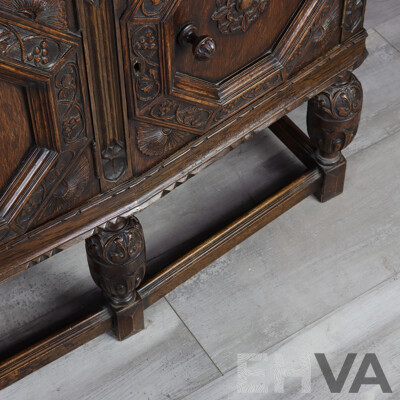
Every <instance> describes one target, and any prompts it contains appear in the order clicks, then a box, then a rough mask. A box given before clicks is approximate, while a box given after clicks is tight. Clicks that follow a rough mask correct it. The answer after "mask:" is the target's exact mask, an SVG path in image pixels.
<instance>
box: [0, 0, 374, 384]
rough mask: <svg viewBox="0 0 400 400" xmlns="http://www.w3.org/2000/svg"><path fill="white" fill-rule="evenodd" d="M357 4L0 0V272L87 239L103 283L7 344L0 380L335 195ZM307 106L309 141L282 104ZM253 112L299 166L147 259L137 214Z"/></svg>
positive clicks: (230, 143)
mask: <svg viewBox="0 0 400 400" xmlns="http://www.w3.org/2000/svg"><path fill="white" fill-rule="evenodd" d="M365 5H366V1H365V0H203V1H201V2H199V0H0V117H1V125H0V160H1V161H0V162H1V170H0V196H1V197H0V214H1V216H0V260H1V261H0V282H3V281H6V280H7V279H8V278H10V277H12V276H14V275H16V274H18V273H21V272H23V271H24V270H26V269H27V268H30V267H33V266H34V265H35V264H37V263H39V262H40V261H42V260H44V259H46V258H48V257H50V256H52V255H54V254H55V253H57V252H59V251H62V250H63V249H65V248H67V247H68V246H71V245H72V244H74V243H77V242H78V241H80V240H86V250H87V257H88V262H89V268H90V273H91V275H92V277H93V279H94V281H95V282H96V284H97V285H98V286H99V288H100V289H101V291H102V292H103V294H104V296H103V297H102V296H99V301H97V302H96V301H95V302H94V303H96V304H95V305H94V306H93V305H92V306H91V307H89V306H88V309H87V312H86V314H84V315H80V316H79V318H77V319H76V320H73V321H68V323H67V322H66V323H65V326H55V327H54V330H53V331H51V332H50V333H49V334H48V335H47V336H45V337H41V338H35V340H32V341H31V342H30V343H29V345H27V346H25V347H21V348H20V349H19V351H18V352H16V353H15V354H14V353H13V354H7V356H5V357H3V359H1V360H0V388H1V387H5V386H7V385H9V384H11V383H12V382H14V381H16V380H18V379H20V378H22V377H24V376H25V375H27V374H29V373H30V372H32V371H34V370H36V369H38V368H40V367H41V366H43V365H45V364H47V363H49V362H51V361H52V360H54V359H56V358H58V357H60V356H61V355H63V354H65V353H67V352H69V351H71V350H73V349H74V348H76V347H78V346H80V345H81V344H83V343H85V342H87V341H89V340H91V339H93V338H94V337H96V336H98V335H100V334H101V333H103V332H105V331H107V330H109V329H112V328H113V329H114V330H115V332H116V335H117V337H118V338H119V339H120V340H122V339H124V338H126V337H128V336H130V335H131V334H132V333H134V332H137V331H139V330H141V329H143V328H144V319H143V311H144V309H146V308H147V307H148V306H149V305H151V304H152V303H154V302H155V301H157V300H158V299H160V298H161V297H162V296H164V295H165V294H167V293H168V292H169V291H171V290H172V289H173V288H175V287H176V286H177V285H179V284H180V283H182V282H184V281H185V280H187V279H188V278H189V277H191V276H193V275H194V274H195V273H196V272H198V271H200V270H201V269H202V268H204V267H205V266H206V265H208V264H209V263H210V262H212V261H214V260H215V259H217V258H218V257H220V256H221V255H222V254H223V253H225V252H226V251H228V250H229V249H231V248H232V247H233V246H235V245H236V244H238V243H239V242H240V241H242V240H244V239H245V238H247V237H249V236H250V235H251V234H253V233H254V232H255V231H257V230H258V229H260V228H261V227H263V226H264V225H266V224H267V223H268V222H270V221H272V220H273V219H275V218H276V217H278V216H279V215H281V214H282V213H284V212H285V211H286V210H288V209H289V208H291V207H292V206H294V205H295V204H297V203H298V202H300V201H301V200H303V199H304V198H306V197H307V196H309V195H311V194H315V195H316V196H317V197H318V198H319V199H320V200H321V201H322V202H323V201H327V200H329V199H331V198H333V197H334V196H336V195H338V194H340V193H341V192H342V190H343V184H344V177H345V169H346V161H345V159H344V158H343V156H342V154H341V150H343V149H344V148H345V147H346V146H348V145H349V144H350V142H351V141H352V140H353V138H354V136H355V134H356V133H357V129H358V125H359V121H360V113H361V108H362V96H363V95H362V88H361V84H360V82H359V81H358V80H357V78H356V77H355V76H354V75H353V73H352V71H353V70H354V69H355V68H357V67H358V66H359V65H361V63H362V62H363V61H364V59H365V57H366V55H367V51H366V48H365V40H366V36H367V34H366V31H365V29H364V28H363V19H364V12H365ZM306 101H309V103H308V116H307V123H308V133H309V138H308V137H307V136H306V135H305V134H304V133H303V132H302V131H301V130H300V129H299V128H298V127H297V126H296V125H295V124H294V123H292V122H291V121H290V120H289V118H288V117H287V116H286V114H288V113H289V112H290V111H292V110H293V109H295V108H297V107H298V106H300V105H301V104H302V103H304V102H306ZM262 125H264V126H269V128H270V130H271V131H272V132H273V133H271V134H275V135H276V136H277V137H278V138H279V139H280V141H282V142H283V143H284V144H285V146H286V147H287V148H288V149H289V150H290V151H291V152H292V153H293V154H295V155H296V157H297V158H298V159H299V160H300V161H301V162H302V163H303V164H304V165H305V167H306V168H307V170H306V172H305V173H303V174H302V175H301V176H300V177H299V178H298V179H296V180H295V181H293V182H292V183H291V184H290V185H287V186H284V187H283V188H282V189H281V190H279V191H278V192H277V193H275V194H274V195H273V196H269V197H268V198H266V199H265V200H264V201H262V202H261V203H260V204H258V205H257V206H256V207H254V208H252V209H250V210H249V211H248V212H246V213H245V214H244V215H242V216H241V217H240V218H237V219H235V220H233V221H231V223H230V224H228V225H227V226H225V227H223V228H222V229H220V230H219V231H218V232H217V233H214V234H213V235H211V237H209V238H208V239H207V240H205V241H204V242H202V243H197V244H196V245H195V246H194V248H193V249H192V250H191V251H189V252H188V253H186V254H182V255H181V256H180V257H178V258H177V259H176V260H175V261H174V262H172V263H171V264H170V265H162V266H160V267H159V269H158V270H157V271H154V270H153V271H152V273H151V274H150V273H149V272H148V271H146V252H145V237H144V234H143V230H142V228H141V225H140V223H139V221H138V220H137V218H136V217H135V216H134V214H136V213H138V212H139V211H141V210H143V209H144V208H146V207H148V206H150V205H151V204H152V203H154V202H155V201H157V200H158V199H160V198H161V197H164V196H165V195H167V194H168V193H170V192H171V191H172V190H173V189H175V188H176V187H177V186H179V185H181V184H183V183H185V182H186V181H187V180H188V179H189V178H191V177H193V176H195V175H196V174H198V173H199V172H200V171H201V170H202V169H203V168H205V167H206V166H207V165H210V164H211V163H212V162H214V161H215V160H217V159H218V158H220V157H222V156H223V155H224V154H226V153H227V152H229V151H230V150H231V149H233V148H234V147H236V146H237V145H239V144H240V143H242V142H243V141H244V140H246V139H248V138H249V137H250V136H251V135H252V133H253V131H254V130H255V129H256V128H258V127H260V126H262ZM174 218H176V216H174ZM154 223H157V221H154ZM328 229H329V228H328ZM44 279H45V278H44Z"/></svg>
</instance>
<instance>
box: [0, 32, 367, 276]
mask: <svg viewBox="0 0 400 400" xmlns="http://www.w3.org/2000/svg"><path fill="white" fill-rule="evenodd" d="M366 37H367V33H366V31H365V30H362V31H360V32H359V33H358V34H357V35H356V36H354V37H352V38H351V39H350V40H348V41H347V42H346V43H345V44H343V45H340V46H337V47H336V48H334V49H333V50H332V51H331V52H329V53H328V54H327V55H326V56H325V57H321V58H320V59H318V60H316V61H315V62H314V63H313V64H311V65H310V67H309V68H306V69H304V70H302V71H301V72H300V73H298V74H297V76H295V78H294V79H293V80H292V81H290V82H285V83H284V84H282V85H281V87H280V88H278V89H277V90H276V91H275V92H274V93H272V94H270V95H268V96H265V97H263V98H261V99H260V100H258V101H257V102H256V103H255V104H253V105H251V106H249V107H247V109H244V110H243V111H241V112H240V113H238V114H237V115H235V117H234V118H232V119H231V120H229V121H228V122H225V123H224V124H221V126H219V127H217V128H215V129H213V130H212V131H211V132H210V133H209V134H208V135H206V136H205V137H202V138H200V139H199V140H198V141H197V142H194V143H193V144H191V145H189V146H187V147H186V148H184V149H183V150H181V151H180V152H178V154H176V155H174V156H173V157H172V158H170V159H168V160H167V161H166V162H164V163H162V164H161V165H159V166H157V167H155V168H153V169H152V170H150V171H148V172H147V173H146V174H145V175H144V176H141V177H140V178H139V179H137V180H134V181H133V182H129V183H127V184H123V185H121V186H119V187H117V188H115V189H114V190H111V191H109V192H107V193H104V194H102V195H99V196H97V197H96V198H94V199H93V200H92V201H90V202H88V203H87V204H86V205H85V206H83V207H81V208H79V209H76V210H74V211H72V212H70V213H68V214H66V215H64V216H63V217H61V218H58V219H55V220H54V221H52V222H50V223H48V224H46V225H44V226H43V227H40V228H38V229H35V230H33V231H31V232H29V234H26V235H24V236H22V237H20V238H18V239H17V240H15V241H14V242H11V243H8V244H7V245H6V246H2V247H1V248H0V259H2V260H4V263H3V265H2V266H1V267H0V282H1V281H4V280H6V279H8V278H10V277H11V276H13V275H15V274H17V273H19V272H22V271H23V270H25V269H27V268H28V267H29V266H30V264H31V263H32V262H33V263H34V262H35V260H36V259H39V258H40V257H41V256H42V254H44V253H46V254H50V253H51V252H52V251H54V249H56V248H60V247H63V246H64V245H65V244H66V243H68V242H70V241H72V240H74V239H76V238H77V237H81V238H84V237H88V236H90V235H91V232H92V230H93V229H94V228H95V227H97V226H101V225H102V224H105V223H107V222H108V221H110V220H113V219H115V218H117V217H118V216H121V215H129V214H132V213H135V212H138V211H140V210H143V209H144V208H146V207H148V206H149V205H150V204H152V203H154V202H155V201H157V200H158V199H160V198H161V197H163V196H165V195H166V194H168V193H169V192H170V191H171V190H172V189H174V188H175V187H177V186H178V185H179V184H180V183H182V182H185V181H186V180H187V179H190V178H191V177H192V176H194V175H195V174H196V173H198V172H199V171H200V170H201V169H202V166H206V165H209V164H210V163H212V162H213V161H214V160H215V159H216V158H217V157H218V155H220V154H225V153H224V152H226V151H227V150H229V148H230V147H231V146H234V144H235V143H236V142H238V141H240V140H242V139H243V138H245V137H246V135H248V134H249V133H250V132H251V131H252V130H254V129H256V128H258V127H260V126H263V125H268V124H272V123H273V122H275V121H277V120H278V119H280V118H281V117H282V116H284V115H286V114H287V113H289V112H290V111H292V110H293V109H295V108H297V107H298V106H300V105H301V104H302V103H303V102H304V101H306V100H308V99H310V98H312V97H314V96H315V95H316V94H318V93H320V92H321V91H323V90H324V89H326V88H327V87H328V86H330V85H331V84H332V83H333V82H334V81H335V79H336V77H337V75H339V74H341V73H342V72H344V71H346V70H348V69H354V68H357V67H358V66H359V65H361V63H362V61H363V60H364V59H365V57H366V48H365V40H366ZM290 94H292V95H294V94H296V95H295V97H291V96H290ZM285 96H288V97H290V100H289V101H288V102H287V103H285V105H284V107H282V105H281V100H280V99H281V98H282V97H285ZM250 111H252V112H250ZM222 132H224V135H222ZM219 133H221V135H219ZM221 136H224V137H223V138H222V137H221Z"/></svg>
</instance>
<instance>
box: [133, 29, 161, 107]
mask: <svg viewBox="0 0 400 400" xmlns="http://www.w3.org/2000/svg"><path fill="white" fill-rule="evenodd" d="M131 40H132V50H133V54H134V56H135V57H134V58H133V60H132V70H133V74H132V76H133V79H134V80H135V81H136V85H135V87H136V95H137V97H138V100H139V101H141V102H144V103H147V102H149V101H152V100H154V99H155V98H156V97H157V96H158V94H159V93H160V89H161V83H160V73H159V68H160V67H159V61H158V41H157V32H156V29H155V27H154V26H151V25H145V26H142V27H140V28H139V29H137V30H135V31H134V32H133V34H132V38H131Z"/></svg>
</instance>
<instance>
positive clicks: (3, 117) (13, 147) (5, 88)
mask: <svg viewBox="0 0 400 400" xmlns="http://www.w3.org/2000/svg"><path fill="white" fill-rule="evenodd" d="M0 121H1V124H0V160H1V161H0V191H1V190H2V189H4V187H5V185H6V184H7V183H8V181H9V180H10V178H11V177H12V176H13V175H14V174H15V172H16V170H17V168H18V166H19V165H20V164H21V162H22V160H23V159H24V157H25V156H26V155H27V153H28V150H29V149H30V147H31V146H32V143H33V135H32V128H31V126H30V119H29V113H28V101H27V96H26V92H25V90H24V88H23V87H21V86H17V85H14V84H12V83H9V82H6V81H3V80H1V79H0ZM10 154H12V155H13V156H12V157H10Z"/></svg>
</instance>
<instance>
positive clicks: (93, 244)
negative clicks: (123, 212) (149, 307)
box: [86, 217, 146, 340]
mask: <svg viewBox="0 0 400 400" xmlns="http://www.w3.org/2000/svg"><path fill="white" fill-rule="evenodd" d="M86 253H87V258H88V262H89V269H90V274H91V275H92V278H93V279H94V281H95V283H96V285H97V286H99V287H100V289H101V290H102V291H103V293H104V294H105V295H106V297H107V299H108V301H109V303H110V305H111V307H112V309H113V311H114V314H115V330H116V334H117V336H118V339H119V340H123V339H125V338H126V337H128V336H130V335H131V334H133V333H135V332H137V331H140V330H142V329H144V318H143V304H142V301H141V299H140V298H139V295H138V294H137V292H136V289H137V287H138V286H139V285H140V283H141V281H142V280H143V278H144V275H145V271H146V250H145V241H144V235H143V230H142V227H141V225H140V223H139V221H138V220H137V219H136V218H135V217H129V218H118V219H117V221H116V222H115V223H111V222H110V223H108V224H107V225H106V227H105V228H104V229H100V228H98V229H97V230H96V232H95V234H94V235H93V236H92V237H90V238H89V239H87V240H86Z"/></svg>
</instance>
